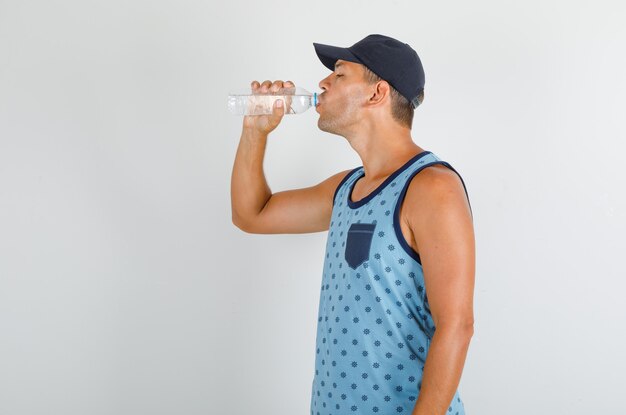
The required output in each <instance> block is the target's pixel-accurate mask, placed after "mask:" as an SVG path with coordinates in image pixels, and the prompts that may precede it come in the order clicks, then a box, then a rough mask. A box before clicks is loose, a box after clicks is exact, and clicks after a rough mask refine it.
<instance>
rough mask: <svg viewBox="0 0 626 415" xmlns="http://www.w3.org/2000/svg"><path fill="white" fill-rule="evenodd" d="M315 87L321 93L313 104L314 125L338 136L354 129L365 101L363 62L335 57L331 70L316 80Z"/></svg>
mask: <svg viewBox="0 0 626 415" xmlns="http://www.w3.org/2000/svg"><path fill="white" fill-rule="evenodd" d="M319 87H320V89H322V90H324V92H323V93H322V94H321V95H320V104H319V105H318V106H317V107H316V111H317V112H318V113H319V119H318V120H317V126H318V128H319V129H320V130H322V131H326V132H328V133H331V134H337V135H342V136H345V134H346V133H347V132H349V131H351V130H354V129H356V127H357V126H358V124H359V122H360V120H361V116H362V113H361V109H362V105H363V103H364V102H365V100H366V93H365V80H364V67H363V65H361V64H358V63H355V62H348V61H344V60H341V59H339V60H338V61H337V62H336V63H335V70H334V71H333V72H332V73H331V74H330V75H328V76H327V77H326V78H324V79H322V80H321V81H320V83H319Z"/></svg>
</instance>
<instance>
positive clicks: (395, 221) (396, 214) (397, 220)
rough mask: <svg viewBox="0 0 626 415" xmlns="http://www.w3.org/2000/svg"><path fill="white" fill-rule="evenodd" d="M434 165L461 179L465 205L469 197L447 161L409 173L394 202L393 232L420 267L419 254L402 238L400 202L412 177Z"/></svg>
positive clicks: (428, 164) (427, 165)
mask: <svg viewBox="0 0 626 415" xmlns="http://www.w3.org/2000/svg"><path fill="white" fill-rule="evenodd" d="M434 164H443V165H444V166H446V167H448V168H449V169H451V170H452V171H453V172H455V173H456V174H457V176H459V178H460V179H461V183H462V184H463V189H464V190H465V196H466V197H467V203H468V204H469V195H468V194H467V188H466V187H465V182H464V181H463V178H462V177H461V175H460V174H459V172H458V171H456V170H455V169H454V168H453V167H452V166H451V165H450V163H448V162H447V161H443V160H436V161H432V162H430V163H426V164H424V165H423V166H421V167H420V168H419V169H417V170H415V171H414V172H413V173H411V175H410V176H409V177H408V178H407V180H406V182H405V183H404V186H403V187H402V190H401V191H400V196H398V200H397V202H396V207H395V208H394V212H393V228H394V231H395V233H396V238H397V239H398V241H400V245H401V246H402V248H403V249H404V251H405V252H406V253H407V254H409V255H410V256H411V258H413V259H415V260H416V261H417V262H418V263H419V264H420V265H422V260H421V258H420V255H419V253H417V252H415V249H413V247H412V246H411V245H409V243H408V242H407V240H406V239H405V238H404V235H403V234H402V228H401V227H400V206H401V205H402V202H403V201H404V197H405V196H406V192H407V190H408V189H409V184H410V183H411V180H413V177H415V176H416V175H417V173H419V172H420V171H422V170H424V169H425V168H426V167H429V166H432V165H434ZM471 210H472V207H471V205H470V212H471Z"/></svg>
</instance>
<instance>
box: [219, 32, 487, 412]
mask: <svg viewBox="0 0 626 415" xmlns="http://www.w3.org/2000/svg"><path fill="white" fill-rule="evenodd" d="M313 45H314V47H315V50H316V53H317V55H318V57H319V58H320V60H321V61H322V63H323V64H324V65H325V66H326V67H328V68H329V69H330V70H332V71H333V72H332V73H331V74H330V75H328V76H327V77H326V78H324V79H323V80H322V81H321V82H320V83H319V86H320V88H321V89H322V90H323V91H324V92H323V93H322V94H320V96H319V102H320V104H319V105H318V106H317V107H316V111H317V112H318V113H319V120H318V126H319V128H320V129H321V130H322V131H326V132H329V133H332V134H337V135H340V136H342V137H344V138H345V139H346V140H347V141H348V143H349V144H350V146H351V147H352V148H353V149H354V150H355V151H356V152H357V153H358V155H359V157H360V158H361V160H362V161H363V165H362V166H360V167H357V168H354V169H350V170H345V171H342V172H340V173H337V174H335V175H333V176H331V177H329V178H328V179H326V180H324V181H323V182H321V183H319V184H317V185H316V186H312V187H307V188H303V189H297V190H288V191H282V192H277V193H274V194H273V193H272V192H271V190H270V189H269V187H268V185H267V182H266V181H265V178H264V173H263V157H264V152H265V147H266V141H267V137H268V134H269V133H270V132H271V131H272V130H274V129H275V128H276V127H277V126H278V124H279V123H280V121H281V119H282V116H283V114H284V110H283V107H280V106H275V108H274V110H273V111H274V112H273V114H272V115H265V116H246V117H244V122H243V132H242V135H241V140H240V143H239V147H238V149H237V155H236V158H235V163H234V167H233V172H232V182H231V198H232V215H233V223H234V224H235V225H236V226H238V227H239V228H240V229H242V230H244V231H246V232H250V233H305V232H319V231H325V230H329V235H328V241H327V245H326V258H325V263H324V269H323V276H322V288H321V295H320V304H319V314H318V322H317V323H318V327H317V347H316V352H317V353H316V360H315V375H314V379H313V384H312V391H311V392H312V395H311V414H312V415H330V414H350V413H355V414H376V413H380V414H392V413H406V414H412V415H435V414H436V415H444V414H446V415H448V414H451V415H464V414H465V411H464V404H463V401H462V400H461V397H460V395H459V392H458V389H457V388H458V384H459V381H460V378H461V374H462V370H463V366H464V363H465V359H466V355H467V351H468V348H469V343H470V339H471V337H472V335H473V324H474V316H473V291H474V270H475V252H474V251H475V246H474V231H473V223H472V222H473V220H472V212H471V206H470V203H469V199H468V195H467V192H466V189H465V184H464V182H463V179H462V178H461V176H460V175H459V174H458V172H457V171H456V170H455V169H454V168H452V166H451V165H450V164H449V163H447V162H445V161H442V160H440V159H439V157H437V156H436V155H435V154H434V153H432V152H430V151H426V150H424V149H423V148H421V147H419V146H418V145H416V144H415V143H414V142H413V140H412V138H411V134H410V132H411V126H412V121H413V111H414V109H415V108H417V106H418V105H420V104H421V103H422V101H423V90H424V71H423V68H422V64H421V61H420V59H419V57H418V55H417V53H416V52H415V51H414V50H413V49H412V48H411V47H410V46H409V45H407V44H405V43H402V42H400V41H398V40H396V39H393V38H390V37H388V36H383V35H377V34H374V35H369V36H367V37H365V38H364V39H362V40H360V41H359V42H357V43H355V44H354V45H352V46H351V47H348V48H341V47H335V46H329V45H322V44H317V43H314V44H313ZM292 86H294V85H293V83H292V82H290V81H286V82H283V81H275V82H273V83H272V82H271V81H269V80H268V81H265V82H263V83H262V84H259V83H258V82H256V81H254V82H252V87H253V88H255V90H258V91H262V92H266V91H278V90H279V89H280V88H282V87H292ZM258 88H260V89H258ZM287 104H288V103H287ZM418 173H419V174H418ZM435 329H436V330H435Z"/></svg>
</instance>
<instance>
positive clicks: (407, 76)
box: [313, 34, 424, 108]
mask: <svg viewBox="0 0 626 415" xmlns="http://www.w3.org/2000/svg"><path fill="white" fill-rule="evenodd" d="M313 46H314V47H315V53H317V56H318V57H319V58H320V60H321V61H322V63H323V64H324V66H326V67H327V68H328V69H330V70H331V71H334V70H335V62H337V60H338V59H342V60H344V61H350V62H356V63H360V64H361V65H365V66H367V68H368V69H369V70H371V71H372V72H374V73H375V74H376V75H378V76H379V77H381V78H382V79H384V80H385V81H387V82H389V84H390V85H391V86H393V87H394V88H395V89H396V90H397V91H398V92H399V93H400V94H401V95H402V96H403V97H405V98H406V99H407V100H408V101H409V102H410V103H411V104H412V105H413V108H417V106H418V105H419V102H418V100H417V97H418V95H419V94H420V93H421V92H422V91H423V90H424V68H423V67H422V61H421V60H420V58H419V56H417V52H415V50H413V48H412V47H411V46H409V45H408V44H406V43H403V42H401V41H399V40H397V39H394V38H392V37H389V36H385V35H379V34H373V35H369V36H366V37H365V38H363V39H361V40H359V41H358V42H356V43H355V44H354V45H352V46H350V47H347V48H342V47H338V46H331V45H323V44H320V43H313Z"/></svg>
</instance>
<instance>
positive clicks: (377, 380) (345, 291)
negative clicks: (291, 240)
mask: <svg viewBox="0 0 626 415" xmlns="http://www.w3.org/2000/svg"><path fill="white" fill-rule="evenodd" d="M433 164H443V165H445V166H447V167H448V168H450V169H452V170H453V171H454V172H455V173H457V175H458V174H459V173H458V172H457V171H456V170H454V168H452V166H451V165H450V164H448V163H447V162H445V161H441V160H440V159H439V157H437V156H436V155H435V154H433V153H432V152H430V151H423V152H421V153H419V154H416V155H415V156H414V157H413V158H411V159H410V160H409V161H407V162H406V163H405V164H404V165H403V166H402V167H400V168H399V169H398V170H396V171H395V172H394V173H392V174H391V175H390V176H389V177H388V178H387V179H385V181H384V182H383V183H381V184H380V185H379V186H378V187H377V188H376V189H375V190H374V191H372V193H370V194H369V195H368V196H366V197H364V198H363V199H361V200H358V201H352V200H351V195H352V189H353V188H354V184H355V182H356V181H357V180H358V179H359V178H361V177H362V176H363V175H364V170H363V166H361V167H357V168H355V169H353V170H352V171H351V172H350V173H348V174H347V175H346V177H345V178H344V179H343V180H342V182H341V183H340V184H339V186H338V187H337V189H336V191H335V195H334V201H333V210H332V216H331V222H330V228H329V232H328V239H327V243H326V258H325V260H324V270H323V276H322V287H321V294H320V302H319V312H318V320H317V335H316V355H315V376H314V377H313V385H312V391H311V392H312V393H311V403H310V405H311V406H310V407H311V415H340V414H350V413H354V414H359V415H361V414H370V413H373V414H376V413H380V414H385V415H390V414H397V413H399V414H411V412H412V411H413V408H414V406H415V402H416V400H417V396H418V394H419V390H420V388H421V384H422V374H423V370H424V364H425V362H426V356H427V354H428V349H429V346H430V342H431V339H432V337H433V335H434V333H435V325H434V322H433V319H432V316H431V313H430V308H429V305H428V299H427V296H426V291H425V284H424V274H423V272H422V265H421V263H420V258H419V255H418V253H417V252H415V251H414V250H413V248H412V247H411V246H410V245H409V244H408V242H407V241H406V240H405V238H404V236H403V235H402V231H401V228H400V222H399V213H400V210H399V207H400V205H401V203H402V201H403V199H404V195H405V194H406V190H407V188H408V185H409V183H410V180H411V179H412V178H413V177H414V176H415V175H416V174H417V173H419V172H420V171H421V170H422V169H424V168H425V167H428V166H432V165H433ZM459 177H461V176H460V175H459ZM461 181H462V182H463V179H462V178H461ZM463 187H464V189H465V183H464V182H463ZM465 193H466V196H467V189H465ZM468 201H469V197H468ZM448 413H449V414H451V415H465V411H464V406H463V401H462V400H461V397H460V395H459V392H458V390H457V391H456V392H455V395H454V398H453V400H452V402H450V405H449V407H448Z"/></svg>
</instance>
